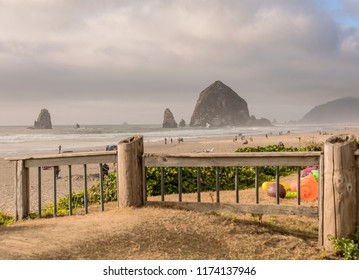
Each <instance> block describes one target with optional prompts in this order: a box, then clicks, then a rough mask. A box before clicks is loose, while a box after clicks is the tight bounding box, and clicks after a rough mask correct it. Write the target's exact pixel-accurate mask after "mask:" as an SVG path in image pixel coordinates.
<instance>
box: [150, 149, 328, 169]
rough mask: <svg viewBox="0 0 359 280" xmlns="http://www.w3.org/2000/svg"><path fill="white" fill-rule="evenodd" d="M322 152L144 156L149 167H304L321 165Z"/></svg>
mask: <svg viewBox="0 0 359 280" xmlns="http://www.w3.org/2000/svg"><path fill="white" fill-rule="evenodd" d="M320 155H321V152H283V153H275V152H258V153H221V154H217V153H206V154H200V153H198V154H173V155H165V154H144V159H145V165H146V166H148V167H176V166H181V167H206V166H238V165H239V166H304V165H319V157H320Z"/></svg>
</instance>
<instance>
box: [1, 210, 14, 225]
mask: <svg viewBox="0 0 359 280" xmlns="http://www.w3.org/2000/svg"><path fill="white" fill-rule="evenodd" d="M14 222H15V219H14V217H13V216H10V215H7V214H5V213H3V212H0V226H1V225H5V226H6V225H11V224H13V223H14Z"/></svg>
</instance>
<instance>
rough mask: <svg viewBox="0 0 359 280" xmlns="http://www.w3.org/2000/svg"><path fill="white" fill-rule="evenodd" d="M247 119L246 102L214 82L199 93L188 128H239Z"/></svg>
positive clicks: (226, 87)
mask: <svg viewBox="0 0 359 280" xmlns="http://www.w3.org/2000/svg"><path fill="white" fill-rule="evenodd" d="M249 119H250V117H249V111H248V105H247V102H246V101H245V100H244V99H243V98H241V97H240V96H239V95H238V94H237V93H235V92H234V91H233V90H232V89H231V88H230V87H228V86H226V85H225V84H224V83H222V82H221V81H216V82H214V83H213V84H212V85H210V86H209V87H207V88H206V89H205V90H203V91H202V92H201V93H200V95H199V98H198V100H197V103H196V107H195V109H194V112H193V114H192V118H191V122H190V126H207V127H209V126H214V127H220V126H240V125H246V124H247V122H248V120H249Z"/></svg>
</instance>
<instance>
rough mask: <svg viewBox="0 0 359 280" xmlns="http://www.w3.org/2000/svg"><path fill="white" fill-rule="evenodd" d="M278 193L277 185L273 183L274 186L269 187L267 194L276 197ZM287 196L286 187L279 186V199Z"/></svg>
mask: <svg viewBox="0 0 359 280" xmlns="http://www.w3.org/2000/svg"><path fill="white" fill-rule="evenodd" d="M276 193H277V184H276V183H272V184H270V185H268V187H267V194H268V195H269V196H270V197H276ZM286 194H287V191H286V190H285V188H284V186H283V185H282V184H279V197H280V198H285V195H286Z"/></svg>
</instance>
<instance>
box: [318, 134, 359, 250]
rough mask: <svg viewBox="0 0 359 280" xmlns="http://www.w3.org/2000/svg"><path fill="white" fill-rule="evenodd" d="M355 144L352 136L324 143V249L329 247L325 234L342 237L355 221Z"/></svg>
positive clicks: (339, 137)
mask: <svg viewBox="0 0 359 280" xmlns="http://www.w3.org/2000/svg"><path fill="white" fill-rule="evenodd" d="M356 145H357V144H356V141H355V136H354V135H350V136H348V135H339V136H333V137H331V138H329V139H328V140H327V141H326V142H325V145H324V201H323V203H324V207H323V209H324V211H323V238H324V247H325V249H326V250H332V246H331V242H330V241H329V240H328V236H329V235H331V236H333V237H334V238H346V237H348V236H349V235H350V234H352V233H353V232H354V230H355V227H356V226H357V224H358V221H357V211H358V203H359V202H358V201H357V197H358V191H359V190H358V185H357V182H356V180H357V178H356V172H357V166H356V162H355V156H354V151H355V150H356Z"/></svg>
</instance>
